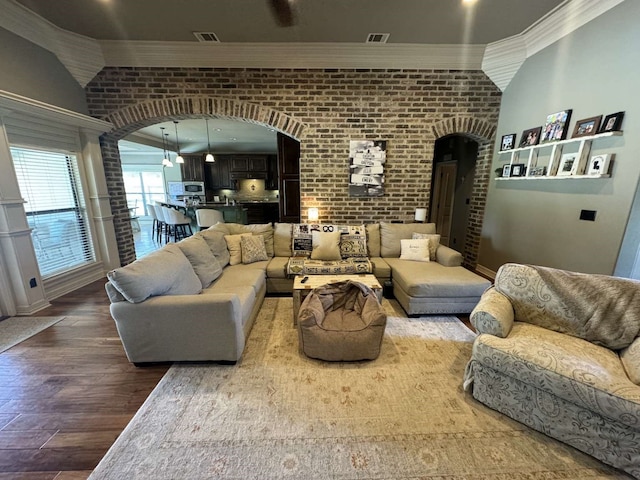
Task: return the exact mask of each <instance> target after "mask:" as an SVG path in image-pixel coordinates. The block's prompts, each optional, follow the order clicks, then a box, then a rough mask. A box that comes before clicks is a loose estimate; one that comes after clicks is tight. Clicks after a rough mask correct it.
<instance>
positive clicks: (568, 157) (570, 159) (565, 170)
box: [556, 153, 578, 177]
mask: <svg viewBox="0 0 640 480" xmlns="http://www.w3.org/2000/svg"><path fill="white" fill-rule="evenodd" d="M577 169H578V154H577V153H565V154H564V155H562V157H561V158H560V166H559V167H558V173H557V174H556V175H557V176H558V177H568V176H570V175H575V172H576V170H577Z"/></svg>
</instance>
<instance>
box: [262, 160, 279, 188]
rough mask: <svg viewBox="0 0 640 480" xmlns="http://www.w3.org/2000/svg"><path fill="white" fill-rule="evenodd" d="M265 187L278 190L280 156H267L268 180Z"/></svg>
mask: <svg viewBox="0 0 640 480" xmlns="http://www.w3.org/2000/svg"><path fill="white" fill-rule="evenodd" d="M264 188H265V189H267V190H278V188H280V186H279V184H278V156H277V155H269V156H268V157H267V181H266V182H265V185H264Z"/></svg>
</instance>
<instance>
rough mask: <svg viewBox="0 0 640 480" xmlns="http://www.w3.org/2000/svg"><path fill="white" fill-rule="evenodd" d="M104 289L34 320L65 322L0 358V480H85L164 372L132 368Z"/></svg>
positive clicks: (92, 288)
mask: <svg viewBox="0 0 640 480" xmlns="http://www.w3.org/2000/svg"><path fill="white" fill-rule="evenodd" d="M104 283H105V281H104V280H102V281H98V282H94V283H92V284H91V285H89V286H87V287H84V288H82V289H80V290H78V291H76V292H74V293H72V294H69V295H66V296H64V297H61V298H60V299H58V300H55V301H53V302H52V306H51V307H49V308H47V309H45V310H41V311H40V312H38V315H64V316H65V317H66V318H65V319H64V320H62V321H61V322H59V323H57V324H56V325H54V326H52V327H50V328H48V329H47V330H45V331H43V332H41V333H39V334H37V335H35V336H34V337H32V338H30V339H28V340H26V341H24V342H22V343H21V344H19V345H16V346H15V347H13V348H11V349H9V350H7V351H5V352H4V353H2V354H0V480H7V479H12V480H49V479H56V480H70V479H73V480H76V479H85V478H87V477H88V476H89V474H90V473H91V471H92V470H93V468H95V466H96V465H97V464H98V462H99V461H100V459H101V458H102V457H103V456H104V454H105V453H106V451H107V450H108V449H109V447H110V446H111V445H112V444H113V442H114V441H115V439H116V438H117V437H118V435H119V434H120V432H122V430H123V429H124V427H125V426H126V425H127V423H128V422H129V420H131V418H132V417H133V415H134V414H135V413H136V411H137V410H138V408H139V407H140V405H142V403H143V402H144V400H145V399H146V398H147V396H148V395H149V393H150V392H151V390H153V388H154V387H155V386H156V384H157V383H158V381H159V380H160V379H161V378H162V376H163V375H164V373H165V372H166V371H167V369H168V366H158V367H156V366H154V367H150V368H144V369H140V368H136V367H134V366H133V365H131V364H130V363H129V362H128V360H127V358H126V356H125V354H124V350H123V349H122V344H121V343H120V339H119V338H118V334H117V332H116V328H115V324H114V322H113V320H112V319H111V316H110V315H109V301H108V299H107V296H106V294H105V291H104Z"/></svg>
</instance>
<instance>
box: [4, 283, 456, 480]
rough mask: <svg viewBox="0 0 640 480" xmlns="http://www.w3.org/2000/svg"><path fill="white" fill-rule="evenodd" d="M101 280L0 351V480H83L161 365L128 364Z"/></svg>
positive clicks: (56, 306)
mask: <svg viewBox="0 0 640 480" xmlns="http://www.w3.org/2000/svg"><path fill="white" fill-rule="evenodd" d="M104 283H105V280H100V281H97V282H94V283H92V284H91V285H88V286H87V287H84V288H81V289H79V290H77V291H76V292H73V293H71V294H68V295H65V296H64V297H61V298H60V299H58V300H55V301H53V302H52V306H51V307H49V308H47V309H45V310H42V311H40V312H38V315H42V316H45V315H56V316H58V315H60V316H65V319H64V320H62V321H61V322H59V323H57V324H55V325H53V326H52V327H50V328H48V329H46V330H45V331H43V332H41V333H39V334H37V335H35V336H33V337H31V338H30V339H28V340H26V341H24V342H22V343H20V344H19V345H16V346H15V347H13V348H11V349H9V350H7V351H5V352H4V353H2V354H0V480H8V479H11V480H50V479H56V480H76V479H86V478H87V477H88V476H89V474H90V473H91V471H92V470H93V469H94V468H95V466H96V465H97V464H98V462H99V461H100V459H101V458H102V457H103V456H104V454H105V453H106V452H107V450H108V449H109V447H110V446H111V445H112V444H113V442H114V441H115V440H116V438H117V437H118V435H119V434H120V433H121V432H122V430H123V429H124V427H125V426H126V425H127V423H129V420H131V418H132V417H133V415H134V414H135V413H136V411H137V410H138V408H139V407H140V406H141V405H142V403H143V402H144V400H145V399H146V398H147V396H148V395H149V393H151V390H153V388H154V387H155V386H156V384H157V383H158V381H159V380H160V379H161V378H162V376H163V375H164V374H165V372H166V371H167V370H168V368H169V367H168V366H153V367H147V368H142V369H141V368H136V367H134V366H133V365H131V364H130V363H129V362H128V360H127V358H126V356H125V354H124V350H123V349H122V344H121V343H120V339H119V338H118V334H117V332H116V328H115V324H114V322H113V319H112V318H111V316H110V315H109V301H108V299H107V296H106V293H105V290H104ZM460 319H461V320H463V321H464V322H465V323H466V324H467V325H468V317H460Z"/></svg>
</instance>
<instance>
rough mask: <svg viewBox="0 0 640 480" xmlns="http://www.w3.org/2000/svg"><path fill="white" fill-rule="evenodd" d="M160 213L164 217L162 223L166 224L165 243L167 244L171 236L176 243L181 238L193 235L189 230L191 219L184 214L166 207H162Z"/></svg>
mask: <svg viewBox="0 0 640 480" xmlns="http://www.w3.org/2000/svg"><path fill="white" fill-rule="evenodd" d="M162 213H163V215H164V221H165V223H166V224H167V227H166V230H165V243H168V242H169V238H171V236H173V239H174V240H175V241H176V242H178V241H180V240H182V239H183V238H187V237H188V236H189V235H193V231H192V230H191V219H190V218H189V217H187V216H186V215H185V214H184V213H182V212H179V211H178V210H175V209H173V208H168V207H162ZM187 227H188V228H189V235H187Z"/></svg>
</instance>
